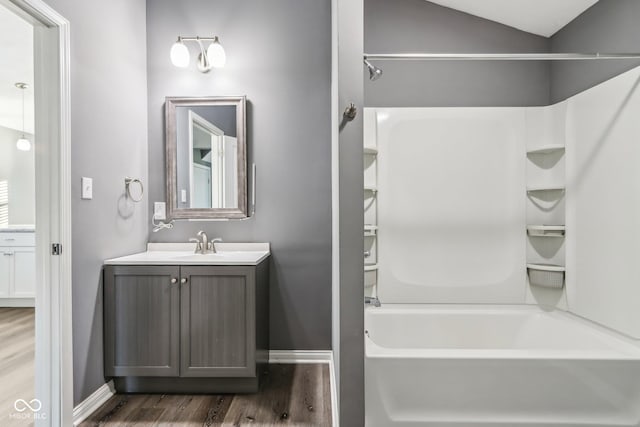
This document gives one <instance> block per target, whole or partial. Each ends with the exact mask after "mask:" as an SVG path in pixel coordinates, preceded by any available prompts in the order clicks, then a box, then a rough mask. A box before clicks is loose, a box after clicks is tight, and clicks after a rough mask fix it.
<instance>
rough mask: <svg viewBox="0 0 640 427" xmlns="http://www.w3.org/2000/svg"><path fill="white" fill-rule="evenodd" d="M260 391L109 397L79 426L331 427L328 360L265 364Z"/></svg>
mask: <svg viewBox="0 0 640 427" xmlns="http://www.w3.org/2000/svg"><path fill="white" fill-rule="evenodd" d="M262 384H263V385H262V388H261V391H260V393H257V394H246V395H168V394H167V395H149V394H121V395H116V396H114V397H112V398H111V399H110V400H109V401H108V402H107V403H105V404H104V405H103V406H102V407H101V408H100V409H98V410H97V411H96V412H95V413H93V414H92V415H91V416H90V417H89V418H88V419H87V420H85V421H84V422H82V423H81V424H80V427H98V426H99V427H125V426H127V427H129V426H130V427H134V426H144V427H152V426H162V427H169V426H172V427H192V426H198V427H202V426H229V427H231V426H296V427H303V426H323V427H324V426H326V427H329V426H331V385H330V375H329V365H326V364H303V365H293V364H292V365H270V366H269V372H268V374H266V375H265V378H264V381H263V383H262Z"/></svg>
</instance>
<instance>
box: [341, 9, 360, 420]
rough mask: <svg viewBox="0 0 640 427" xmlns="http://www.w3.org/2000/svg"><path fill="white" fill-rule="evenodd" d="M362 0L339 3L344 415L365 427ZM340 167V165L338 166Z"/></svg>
mask: <svg viewBox="0 0 640 427" xmlns="http://www.w3.org/2000/svg"><path fill="white" fill-rule="evenodd" d="M363 7H364V5H363V0H338V7H337V15H338V16H337V21H338V22H337V24H338V25H337V26H338V111H339V112H340V113H339V114H340V118H342V112H343V111H344V110H345V108H347V106H349V104H350V103H353V104H355V106H356V107H357V108H358V115H357V116H356V118H355V119H354V120H353V121H346V120H344V119H343V121H342V122H341V123H340V124H339V137H338V156H339V157H338V178H339V182H340V192H339V206H338V209H339V213H338V217H339V231H340V234H339V251H340V276H339V279H340V283H339V289H340V294H339V305H340V313H339V315H340V318H339V326H340V327H339V331H335V333H336V334H337V335H338V336H337V337H336V338H337V339H335V338H334V343H335V342H337V343H338V345H337V346H335V348H334V352H335V354H334V357H335V358H336V359H337V360H338V364H337V368H338V370H337V372H336V373H337V374H338V375H339V377H338V378H339V380H338V384H339V389H338V398H339V401H340V407H339V416H340V424H341V425H343V426H354V427H355V426H364V304H363V302H364V295H363V293H364V288H363V284H364V256H363V248H364V235H363V232H362V226H363V224H364V209H363V204H362V201H363V199H362V197H363V194H362V193H363V186H364V163H363V157H362V155H363V154H362V147H363V146H362V138H363V120H362V116H363V114H362V109H363V107H364V84H363V83H364V82H363V75H362V53H363V48H364V40H363V26H364V21H363ZM334 167H335V166H334Z"/></svg>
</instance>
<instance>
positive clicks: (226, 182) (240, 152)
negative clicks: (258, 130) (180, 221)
mask: <svg viewBox="0 0 640 427" xmlns="http://www.w3.org/2000/svg"><path fill="white" fill-rule="evenodd" d="M165 109H166V114H167V166H168V167H167V183H168V188H167V194H168V196H169V197H168V199H169V200H168V201H167V202H168V203H167V204H168V205H169V206H170V209H169V210H170V216H171V217H172V218H242V217H246V212H247V207H246V164H245V151H246V141H245V129H244V126H245V118H244V117H245V114H244V110H245V100H244V97H235V98H230V97H224V98H219V97H210V98H197V99H194V98H167V100H166V104H165Z"/></svg>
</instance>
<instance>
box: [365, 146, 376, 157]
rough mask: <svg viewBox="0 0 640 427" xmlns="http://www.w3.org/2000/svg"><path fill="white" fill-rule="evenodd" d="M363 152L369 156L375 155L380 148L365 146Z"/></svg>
mask: <svg viewBox="0 0 640 427" xmlns="http://www.w3.org/2000/svg"><path fill="white" fill-rule="evenodd" d="M363 153H364V154H365V155H369V156H375V155H377V154H378V149H377V148H373V147H364V150H363Z"/></svg>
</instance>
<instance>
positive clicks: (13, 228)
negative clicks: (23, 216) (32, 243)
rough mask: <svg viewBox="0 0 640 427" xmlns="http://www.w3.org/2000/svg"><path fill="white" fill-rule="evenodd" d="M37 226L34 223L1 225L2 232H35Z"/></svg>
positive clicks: (0, 230)
mask: <svg viewBox="0 0 640 427" xmlns="http://www.w3.org/2000/svg"><path fill="white" fill-rule="evenodd" d="M34 231H36V226H35V225H33V224H15V225H9V226H7V227H0V233H33V232H34Z"/></svg>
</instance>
